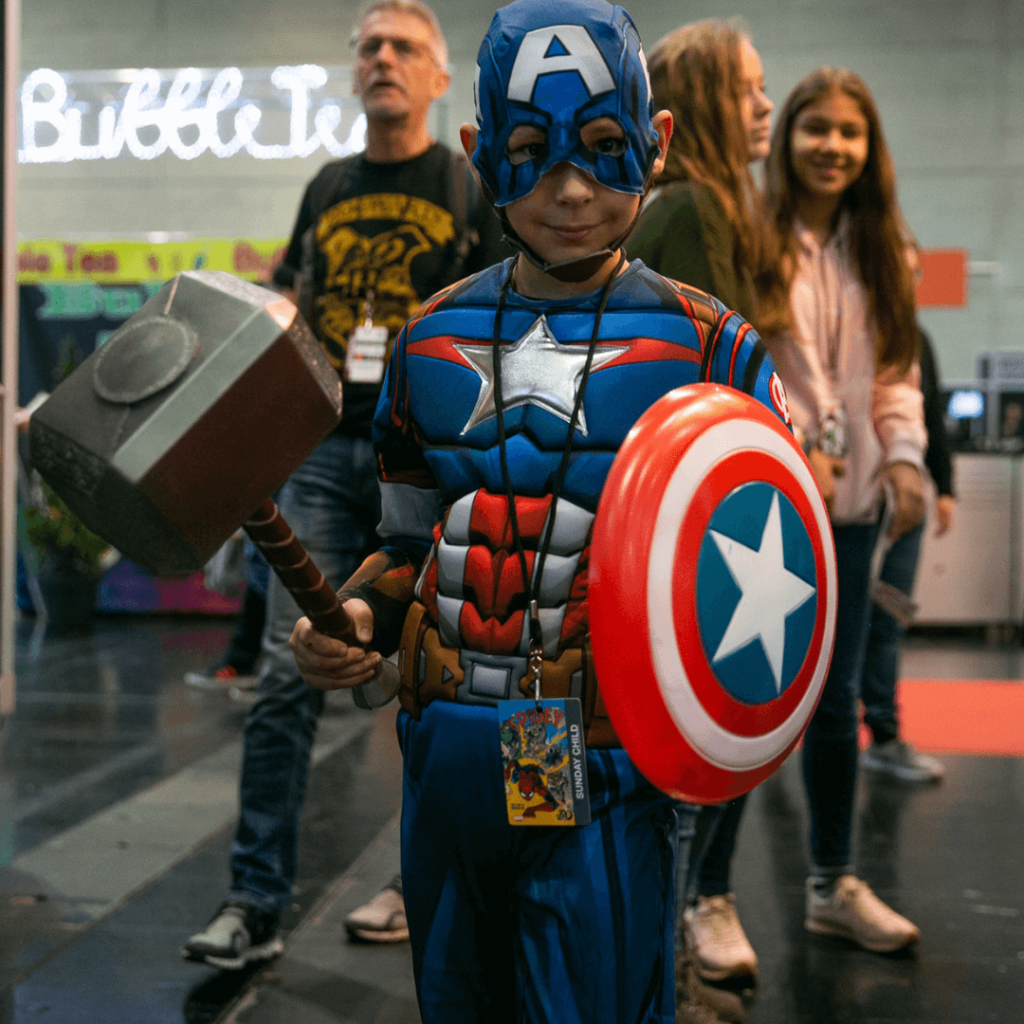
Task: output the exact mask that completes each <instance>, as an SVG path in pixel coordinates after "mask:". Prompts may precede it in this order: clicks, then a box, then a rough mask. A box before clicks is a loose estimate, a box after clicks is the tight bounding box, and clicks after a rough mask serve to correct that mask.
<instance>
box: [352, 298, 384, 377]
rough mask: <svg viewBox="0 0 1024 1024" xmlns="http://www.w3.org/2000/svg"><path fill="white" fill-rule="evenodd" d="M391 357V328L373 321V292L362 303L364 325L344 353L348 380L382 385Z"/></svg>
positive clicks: (353, 332) (359, 327) (354, 335)
mask: <svg viewBox="0 0 1024 1024" xmlns="http://www.w3.org/2000/svg"><path fill="white" fill-rule="evenodd" d="M387 358H388V329H387V328H386V327H384V326H383V325H379V324H375V323H374V322H373V291H372V290H371V291H369V292H367V294H366V299H365V300H364V301H363V322H362V323H361V324H359V325H358V326H357V327H356V328H355V329H354V330H353V331H352V333H351V334H350V335H349V338H348V348H347V349H346V350H345V380H347V381H350V382H351V383H353V384H380V382H381V381H382V380H383V379H384V365H385V363H386V362H387Z"/></svg>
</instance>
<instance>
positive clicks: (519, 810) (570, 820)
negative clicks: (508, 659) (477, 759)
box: [498, 699, 590, 826]
mask: <svg viewBox="0 0 1024 1024" xmlns="http://www.w3.org/2000/svg"><path fill="white" fill-rule="evenodd" d="M498 721H499V731H500V735H501V761H502V768H503V770H504V776H505V804H506V806H507V809H508V820H509V824H511V825H570V826H572V825H589V824H590V790H589V787H588V785H587V760H586V750H585V748H584V746H583V713H582V708H581V707H580V702H579V701H578V700H573V699H570V700H542V701H539V702H538V701H534V700H505V701H499V703H498Z"/></svg>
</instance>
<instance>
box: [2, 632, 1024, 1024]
mask: <svg viewBox="0 0 1024 1024" xmlns="http://www.w3.org/2000/svg"><path fill="white" fill-rule="evenodd" d="M228 630H229V624H228V623H226V622H224V621H223V620H208V619H193V618H186V617H176V618H145V617H139V618H118V617H101V618H98V619H97V621H96V623H95V626H94V628H93V630H92V631H91V632H90V633H88V634H85V635H78V636H68V637H60V636H47V637H44V638H42V639H41V640H40V638H39V637H35V638H33V636H32V622H31V620H28V621H26V622H23V623H20V624H19V645H20V650H19V664H18V698H19V703H18V708H17V711H16V712H15V714H14V715H13V716H11V717H10V718H9V719H8V720H7V721H6V722H5V724H4V726H3V728H0V1024H15V1022H16V1024H28V1022H33V1024H34V1022H45V1024H70V1022H85V1024H157V1022H160V1024H163V1022H175V1024H177V1022H188V1024H199V1022H207V1024H212V1022H215V1021H220V1022H238V1024H278V1022H285V1021H287V1022H288V1024H338V1022H359V1024H369V1022H378V1024H385V1022H387V1024H414V1022H417V1021H418V1019H419V1018H418V1014H417V1013H416V1008H415V997H414V992H413V987H412V980H411V971H410V960H409V951H408V946H405V945H402V946H396V947H392V948H375V947H367V946H352V945H350V944H348V943H347V942H346V941H345V939H344V930H343V928H342V924H341V921H342V918H343V917H344V915H345V913H346V912H347V911H348V910H349V909H351V908H352V907H354V906H358V905H359V904H360V903H361V902H363V901H364V900H365V899H366V898H368V897H369V896H371V895H372V894H373V893H374V892H376V891H377V889H378V888H379V887H380V886H381V885H382V884H383V883H384V882H386V881H387V879H388V878H389V877H390V876H391V874H392V873H393V871H394V870H395V869H396V867H397V859H398V853H397V813H398V810H399V803H400V785H399V776H400V763H399V757H398V752H397V746H396V743H395V739H394V733H393V720H394V711H393V710H389V709H385V710H382V711H379V712H376V713H374V714H373V715H366V714H363V713H359V712H356V711H355V709H354V708H352V706H351V703H350V701H349V700H348V698H347V697H344V696H343V695H332V696H331V698H330V701H329V704H328V709H327V711H326V712H325V715H324V719H323V721H322V723H321V730H320V743H319V745H318V750H317V754H316V767H315V768H314V770H313V773H312V776H311V789H310V794H309V799H308V803H307V812H306V815H305V820H304V826H303V839H302V852H303V860H302V865H301V877H300V879H299V883H298V886H297V891H296V898H295V903H294V905H293V908H292V910H291V911H290V913H289V915H288V916H287V919H286V922H285V925H286V930H287V932H288V945H287V949H286V952H285V955H284V956H283V957H282V958H281V959H280V960H279V961H277V962H276V963H275V964H273V965H271V966H269V967H266V968H264V969H262V970H253V971H247V972H241V973H239V974H230V973H219V972H216V971H213V970H210V969H207V968H201V967H197V966H195V965H190V964H186V963H184V962H183V961H182V960H181V959H180V958H179V955H178V948H179V946H180V944H181V942H182V941H183V940H184V939H185V938H186V937H187V936H188V934H189V933H190V932H191V931H193V930H195V928H196V927H198V926H199V925H201V924H202V923H203V922H204V921H205V920H206V919H207V917H208V916H209V914H210V913H211V912H212V910H213V909H214V907H215V906H216V904H217V902H218V900H219V899H220V897H221V895H222V893H223V892H224V889H225V887H226V885H227V861H228V846H229V843H230V836H231V826H232V824H233V816H234V806H235V799H236V796H235V782H236V779H237V764H238V750H239V747H238V743H239V736H240V727H241V723H242V719H243V717H244V712H245V708H244V706H241V705H239V704H237V703H234V702H232V701H229V700H228V699H227V698H226V697H225V696H224V695H223V694H219V693H215V694H206V693H199V692H195V691H192V690H190V689H189V688H188V687H186V686H185V685H184V684H183V682H182V675H183V673H184V672H185V671H186V670H187V669H189V668H196V667H201V666H204V665H206V664H209V663H210V662H211V661H213V660H214V658H215V657H216V656H217V654H218V653H219V652H220V650H221V649H222V646H223V644H224V643H225V641H226V638H227V634H228ZM1022 655H1024V649H1022V648H1021V647H1019V646H1017V645H1015V644H1013V643H1008V644H1004V645H1002V646H992V645H988V644H986V643H985V642H984V641H983V639H981V638H979V637H975V636H974V635H973V634H962V635H949V634H930V635H916V636H913V637H912V638H911V640H910V642H909V643H908V649H907V654H906V658H905V662H904V671H905V673H906V674H907V675H911V676H927V677H934V678H959V679H1012V680H1018V679H1022V678H1024V664H1022V662H1024V657H1022ZM1022 730H1024V723H1022ZM943 760H944V762H945V764H946V768H947V777H946V780H945V781H944V782H943V783H942V784H941V785H939V786H932V787H927V788H923V789H914V788H909V787H906V786H899V785H894V784H888V785H887V784H882V783H878V782H875V783H869V781H868V780H865V781H864V782H863V784H862V787H861V792H860V798H859V803H858V812H857V813H858V819H857V820H858V830H857V843H858V862H859V868H860V871H861V874H863V876H864V877H865V878H867V880H868V881H869V882H870V883H871V884H872V885H873V886H874V887H875V888H876V890H877V891H878V892H879V893H880V894H881V895H883V896H884V897H885V898H886V899H888V900H890V901H891V902H892V903H893V904H894V905H896V906H897V907H898V908H899V909H900V910H901V911H903V912H905V913H906V914H907V915H908V916H910V917H911V918H912V919H913V920H914V921H916V922H917V923H918V924H919V925H920V927H921V931H922V933H923V940H922V945H921V949H920V952H919V954H918V956H917V957H913V958H905V957H881V956H876V955H873V954H869V953H864V952H860V951H859V950H856V949H854V948H852V947H851V946H849V945H847V944H846V943H843V942H841V941H839V940H827V939H819V938H813V937H811V936H809V935H808V934H806V933H805V932H804V930H803V927H802V917H803V882H804V877H805V874H806V867H807V860H806V858H807V855H806V851H805V846H806V844H805V838H804V837H805V834H806V818H805V807H804V800H803V794H802V787H801V785H800V778H799V771H798V765H797V762H796V760H795V759H794V760H791V761H790V762H788V763H787V764H786V765H784V766H783V768H782V769H781V770H780V771H779V772H778V773H777V774H776V775H775V776H774V777H773V778H772V779H771V780H769V781H768V782H767V783H766V784H764V785H763V786H762V787H760V789H759V790H757V791H756V792H755V794H754V795H753V796H752V798H751V800H750V803H749V812H748V814H747V816H746V819H745V821H744V824H743V828H742V830H741V833H740V847H739V852H738V854H737V857H736V862H735V872H734V887H735V889H736V891H737V897H738V902H739V907H740V911H741V914H742V918H743V922H744V925H745V926H746V928H747V931H748V933H749V935H750V938H751V941H752V942H753V944H754V946H755V948H756V949H757V950H758V953H759V956H760V958H761V983H760V986H759V989H758V991H757V993H756V997H755V999H754V1002H753V1004H752V1005H751V1006H750V1007H749V1008H748V1017H747V1020H748V1022H749V1024H805V1022H816V1024H817V1022H821V1024H847V1022H849V1024H895V1022H897V1021H899V1022H911V1024H976V1022H977V1024H981V1022H999V1024H1016V1022H1018V1021H1021V1020H1024V761H1022V760H1021V759H1017V758H986V757H968V756H948V755H947V756H944V757H943Z"/></svg>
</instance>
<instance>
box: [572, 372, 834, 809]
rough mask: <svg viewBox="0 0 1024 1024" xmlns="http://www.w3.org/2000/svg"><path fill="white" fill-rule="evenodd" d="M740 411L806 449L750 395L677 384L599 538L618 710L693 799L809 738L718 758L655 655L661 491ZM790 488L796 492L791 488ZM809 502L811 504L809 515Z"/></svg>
mask: <svg viewBox="0 0 1024 1024" xmlns="http://www.w3.org/2000/svg"><path fill="white" fill-rule="evenodd" d="M737 418H746V419H749V420H754V421H755V422H758V423H761V424H764V425H767V426H769V427H770V428H771V429H772V430H774V431H776V432H778V433H779V434H780V435H781V436H783V437H785V438H786V439H787V441H788V443H790V444H792V445H793V448H794V451H796V452H799V449H798V448H797V447H796V445H795V442H793V440H792V438H791V437H790V435H789V433H788V431H786V430H785V428H784V427H783V426H782V424H781V423H779V421H778V420H777V419H776V417H775V416H773V415H772V413H770V412H769V411H768V410H767V409H765V408H764V407H763V406H761V404H760V403H759V402H757V401H756V400H755V399H753V398H751V397H750V396H749V395H745V394H743V393H741V392H738V391H734V390H732V389H729V388H723V387H718V386H716V385H709V384H697V385H689V386H687V387H683V388H677V389H676V390H675V391H673V392H670V393H669V394H668V395H665V396H664V397H662V398H661V399H659V400H658V402H656V403H655V405H654V406H652V407H651V409H649V410H648V411H647V412H645V413H644V415H643V416H641V417H640V419H639V420H638V421H637V422H636V424H635V425H634V426H633V428H632V430H631V431H630V433H629V435H628V436H627V438H626V440H625V441H624V443H623V445H622V447H621V449H620V451H619V454H618V456H617V457H616V459H615V462H614V463H613V465H612V468H611V470H610V472H609V474H608V478H607V480H606V482H605V486H604V490H603V492H602V497H601V501H600V504H599V506H598V511H597V516H596V518H595V520H594V529H593V534H592V541H591V550H590V555H591V561H590V576H589V587H588V604H589V611H590V627H591V644H592V647H593V652H594V663H595V668H596V671H597V675H598V678H599V679H600V680H601V697H602V698H603V701H604V704H605V706H606V707H607V710H608V716H609V718H610V719H611V723H612V725H613V726H614V728H615V731H616V734H617V735H618V737H619V739H620V740H621V742H622V745H623V746H624V747H625V749H626V751H627V752H628V753H629V756H630V757H631V758H632V760H633V762H634V763H635V764H636V766H637V767H638V768H639V769H640V771H641V772H642V773H643V775H644V776H645V777H646V778H647V779H648V780H649V781H650V782H651V783H652V784H654V785H655V786H657V787H658V788H659V789H661V790H663V791H664V792H666V793H668V794H669V795H671V796H673V797H675V798H677V799H680V800H688V801H691V802H693V803H705V804H710V803H720V802H722V801H725V800H730V799H732V798H734V797H737V796H739V795H741V794H743V793H746V792H749V791H750V790H751V789H753V788H754V787H755V786H756V785H758V784H759V783H760V782H763V781H764V780H765V779H766V778H768V776H769V775H771V774H772V772H773V771H775V769H776V768H777V767H778V766H779V765H780V764H781V763H782V762H783V761H784V760H785V759H786V757H787V756H788V755H789V752H790V751H791V750H792V749H793V747H794V746H795V745H796V743H797V741H798V739H799V734H798V735H797V737H795V738H794V739H793V741H792V742H791V743H789V744H787V746H786V748H785V749H784V750H781V751H780V752H779V753H778V755H777V756H775V757H772V758H771V759H770V760H769V761H768V762H766V763H765V764H762V765H760V766H759V767H756V768H752V769H749V770H740V771H736V770H732V769H728V768H722V767H720V766H719V765H718V764H716V763H713V762H711V761H709V760H708V759H707V758H706V757H704V756H703V755H702V754H701V752H700V751H699V750H696V749H694V748H693V746H692V745H691V744H690V743H689V742H688V741H687V739H686V737H685V736H684V735H683V734H682V733H681V732H680V730H679V727H678V726H677V725H676V723H675V720H674V719H673V717H672V714H671V712H670V711H669V709H668V706H667V704H666V702H665V697H664V695H663V693H662V690H661V685H660V682H659V679H658V674H657V671H656V669H655V666H654V663H653V660H652V657H651V645H650V641H649V639H648V637H649V623H648V619H647V600H648V595H647V574H648V569H649V562H650V556H651V543H652V538H653V534H654V529H655V524H656V520H657V515H658V510H659V508H660V505H661V500H660V499H661V497H662V495H664V493H665V489H666V487H667V486H668V483H669V480H670V479H671V477H672V474H673V472H674V470H675V468H676V466H677V465H678V464H679V462H680V461H681V460H682V458H683V457H684V456H685V454H686V451H687V449H688V448H689V447H690V445H691V444H692V443H693V442H694V441H695V440H696V439H697V437H698V436H700V435H701V434H702V433H703V432H704V431H705V430H706V429H708V428H709V427H710V426H713V425H714V424H716V423H718V422H721V421H722V420H726V419H737ZM651 453H656V455H655V456H653V457H652V454H651ZM725 454H727V453H725ZM799 457H801V458H802V457H803V456H802V453H800V455H799ZM780 489H781V488H780ZM784 493H785V494H786V496H787V497H788V498H790V500H791V501H792V500H793V498H792V495H791V493H790V492H789V491H784ZM808 505H809V503H808ZM794 506H795V507H800V506H798V505H797V503H796V502H794ZM715 507H717V504H716V506H715ZM807 507H808V506H803V507H801V517H802V518H803V515H804V512H805V511H806V508H807ZM710 515H711V513H710V511H709V512H708V520H710ZM805 523H806V520H805ZM700 536H701V537H703V531H702V532H701V534H700ZM815 554H816V562H817V552H816V553H815ZM816 568H818V566H817V565H816ZM826 582H827V578H825V577H821V578H819V583H821V584H822V586H821V589H820V590H819V593H818V600H819V602H820V607H823V608H827V607H828V604H829V602H830V601H832V595H829V594H827V593H826V587H825V586H824V584H825V583H826ZM694 628H696V622H694ZM823 653H824V652H823ZM795 684H796V681H795V680H794V684H791V686H790V687H789V689H793V686H794V685H795ZM715 685H716V686H717V685H719V684H717V683H716V684H715ZM787 692H788V691H787ZM809 718H810V715H808V719H809Z"/></svg>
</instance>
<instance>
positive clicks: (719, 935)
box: [683, 893, 757, 981]
mask: <svg viewBox="0 0 1024 1024" xmlns="http://www.w3.org/2000/svg"><path fill="white" fill-rule="evenodd" d="M683 924H684V925H685V927H686V936H687V939H688V941H689V945H690V948H691V949H692V950H693V955H694V958H695V959H696V962H697V970H698V971H699V972H700V975H701V977H702V978H707V979H708V980H709V981H724V980H725V979H726V978H736V977H740V976H742V975H749V976H750V977H753V978H756V977H757V954H756V953H755V952H754V947H753V946H751V945H750V941H749V940H748V939H747V935H746V933H745V932H744V931H743V925H741V924H740V919H739V915H738V914H737V913H736V897H735V896H734V895H733V894H732V893H728V894H727V895H724V896H701V897H699V898H698V899H697V903H696V905H695V906H692V907H687V908H686V910H684V911H683Z"/></svg>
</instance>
